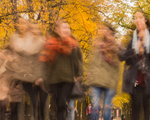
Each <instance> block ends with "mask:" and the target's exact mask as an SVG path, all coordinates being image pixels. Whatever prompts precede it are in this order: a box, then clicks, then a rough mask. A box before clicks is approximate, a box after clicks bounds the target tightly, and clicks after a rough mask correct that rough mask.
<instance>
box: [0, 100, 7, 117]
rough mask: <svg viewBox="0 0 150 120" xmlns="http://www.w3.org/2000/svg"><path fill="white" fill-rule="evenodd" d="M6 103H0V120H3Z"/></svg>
mask: <svg viewBox="0 0 150 120" xmlns="http://www.w3.org/2000/svg"><path fill="white" fill-rule="evenodd" d="M6 105H7V104H6V102H5V100H4V101H0V120H5V112H6Z"/></svg>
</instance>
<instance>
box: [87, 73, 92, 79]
mask: <svg viewBox="0 0 150 120" xmlns="http://www.w3.org/2000/svg"><path fill="white" fill-rule="evenodd" d="M87 77H88V79H90V80H92V78H93V75H92V73H90V72H89V73H88V74H87Z"/></svg>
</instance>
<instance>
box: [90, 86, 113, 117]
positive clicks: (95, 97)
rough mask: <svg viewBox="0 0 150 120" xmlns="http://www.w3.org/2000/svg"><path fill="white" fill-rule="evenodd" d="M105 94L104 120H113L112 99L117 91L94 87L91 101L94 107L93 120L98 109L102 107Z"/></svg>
mask: <svg viewBox="0 0 150 120" xmlns="http://www.w3.org/2000/svg"><path fill="white" fill-rule="evenodd" d="M103 92H104V96H105V97H104V105H103V108H104V120H110V119H111V103H112V99H113V97H114V96H115V93H116V91H115V90H112V89H107V88H102V87H95V86H93V87H92V89H91V99H92V105H93V112H92V118H93V117H94V116H95V115H96V109H97V108H98V107H99V105H100V99H101V95H102V93H103Z"/></svg>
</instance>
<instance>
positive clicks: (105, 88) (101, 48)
mask: <svg viewBox="0 0 150 120" xmlns="http://www.w3.org/2000/svg"><path fill="white" fill-rule="evenodd" d="M114 34H115V29H114V28H113V27H112V25H110V24H109V23H105V24H104V25H100V26H99V29H98V36H97V37H96V38H95V44H94V45H95V46H94V47H95V48H94V49H95V50H94V53H93V58H92V61H91V63H90V65H89V73H88V79H87V81H86V83H87V85H89V86H91V92H90V96H91V100H92V106H93V113H92V116H93V117H94V115H95V114H96V109H97V108H98V107H99V105H100V100H101V97H102V93H104V104H103V108H104V120H110V119H111V106H112V99H113V97H114V95H115V94H116V89H117V83H118V80H119V78H118V76H119V60H118V56H117V50H118V44H117V43H116V41H115V37H114Z"/></svg>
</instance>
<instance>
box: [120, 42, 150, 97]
mask: <svg viewBox="0 0 150 120" xmlns="http://www.w3.org/2000/svg"><path fill="white" fill-rule="evenodd" d="M118 56H119V58H120V60H121V61H125V66H126V67H125V69H124V75H123V91H124V92H127V93H129V94H133V88H134V87H136V85H135V83H136V81H137V77H138V68H139V67H138V65H137V64H138V62H139V55H136V54H135V52H134V50H133V49H132V40H131V41H130V43H129V45H128V47H127V49H126V50H124V51H123V52H119V53H118ZM144 57H145V58H146V60H145V66H146V67H147V71H150V55H149V54H147V53H146V52H145V53H144ZM144 82H145V93H146V94H148V95H150V75H149V74H145V79H144Z"/></svg>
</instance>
